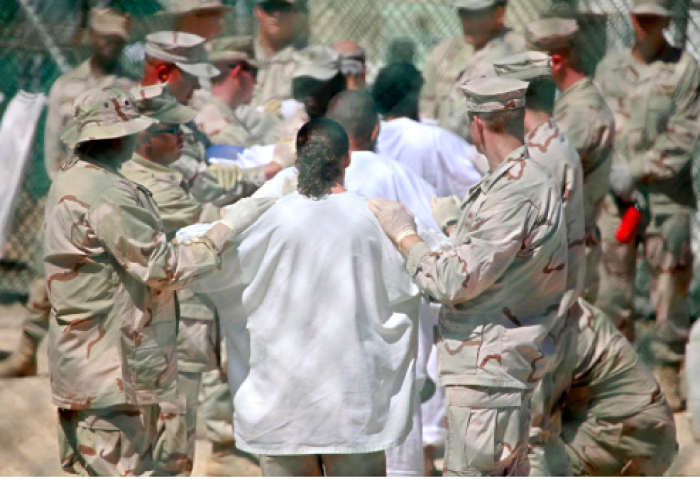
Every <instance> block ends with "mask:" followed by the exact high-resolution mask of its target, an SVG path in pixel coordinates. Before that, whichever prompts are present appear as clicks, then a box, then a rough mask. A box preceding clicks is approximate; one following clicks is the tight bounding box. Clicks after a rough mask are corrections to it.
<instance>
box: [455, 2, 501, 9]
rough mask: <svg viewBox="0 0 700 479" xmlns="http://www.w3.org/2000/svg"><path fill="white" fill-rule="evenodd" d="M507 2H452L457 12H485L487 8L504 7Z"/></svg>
mask: <svg viewBox="0 0 700 479" xmlns="http://www.w3.org/2000/svg"><path fill="white" fill-rule="evenodd" d="M506 3H507V0H454V1H453V5H454V7H455V8H457V9H459V10H471V11H478V10H486V9H488V8H494V7H500V6H505V4H506Z"/></svg>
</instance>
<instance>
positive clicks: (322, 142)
mask: <svg viewBox="0 0 700 479" xmlns="http://www.w3.org/2000/svg"><path fill="white" fill-rule="evenodd" d="M349 147H350V145H349V142H348V135H347V134H346V133H345V130H344V129H343V127H342V126H340V125H339V124H338V123H337V122H335V121H333V120H329V119H326V118H321V119H317V120H311V121H310V122H308V123H306V124H305V125H304V126H302V127H301V129H300V130H299V133H298V134H297V142H296V148H297V168H298V169H299V183H298V190H299V193H301V194H302V195H304V196H308V197H311V198H319V197H321V196H323V195H325V194H327V193H328V192H329V191H330V188H331V187H332V186H333V185H335V184H337V183H338V182H339V180H340V178H341V175H342V173H343V170H344V166H343V162H344V161H345V159H346V158H347V157H348V154H349V151H348V150H349Z"/></svg>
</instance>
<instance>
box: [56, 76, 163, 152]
mask: <svg viewBox="0 0 700 479" xmlns="http://www.w3.org/2000/svg"><path fill="white" fill-rule="evenodd" d="M73 120H74V123H73V125H72V126H71V127H69V128H68V129H67V130H66V131H65V133H63V135H62V136H61V140H62V141H63V142H64V143H65V144H66V145H68V146H69V147H71V148H73V147H75V146H76V145H78V144H80V143H83V142H86V141H92V140H106V139H109V138H120V137H123V136H129V135H133V134H135V133H138V132H140V131H143V130H145V129H146V128H148V127H149V126H151V125H152V124H153V123H156V120H153V119H151V118H148V117H146V116H143V115H141V113H139V111H138V110H137V109H136V105H135V102H134V98H133V97H132V96H131V95H130V94H129V93H127V92H125V91H123V90H119V89H118V88H93V89H90V90H87V91H84V92H83V93H81V94H80V95H78V97H77V98H76V99H75V101H74V102H73Z"/></svg>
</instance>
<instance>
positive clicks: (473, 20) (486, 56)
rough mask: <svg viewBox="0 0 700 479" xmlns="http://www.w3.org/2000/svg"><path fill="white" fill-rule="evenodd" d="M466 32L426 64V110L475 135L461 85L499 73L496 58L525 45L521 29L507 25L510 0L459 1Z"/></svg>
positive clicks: (445, 124) (426, 115)
mask: <svg viewBox="0 0 700 479" xmlns="http://www.w3.org/2000/svg"><path fill="white" fill-rule="evenodd" d="M453 3H454V6H455V7H456V8H457V13H458V14H459V18H460V20H461V22H462V29H463V32H464V35H463V36H462V37H457V38H451V39H448V40H445V41H444V42H442V43H440V44H439V45H437V46H436V47H435V48H434V49H433V51H432V52H431V53H430V55H429V56H428V58H427V60H426V63H425V66H424V67H423V77H424V79H425V85H424V86H423V89H422V90H421V105H420V114H421V117H422V118H424V119H433V120H435V121H437V124H438V125H440V126H442V127H443V128H447V129H448V130H450V131H452V132H453V133H456V134H458V135H460V136H462V137H463V138H467V139H469V129H468V128H467V126H466V125H465V122H464V108H463V102H462V101H461V95H462V93H461V91H460V89H459V85H461V84H463V83H464V82H466V81H468V80H474V79H476V78H483V77H491V76H495V73H494V71H493V66H492V64H493V61H494V60H497V59H499V58H503V57H505V56H508V55H511V54H513V53H517V52H521V51H524V50H525V42H524V40H523V38H522V36H521V35H520V34H517V33H515V32H513V31H512V30H510V29H509V28H507V27H505V26H504V24H503V21H504V18H505V9H506V0H454V2H453Z"/></svg>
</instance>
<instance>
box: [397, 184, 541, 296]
mask: <svg viewBox="0 0 700 479" xmlns="http://www.w3.org/2000/svg"><path fill="white" fill-rule="evenodd" d="M532 208H533V207H532V205H531V204H530V203H527V202H524V201H522V202H519V204H517V205H514V204H513V198H506V197H505V196H504V195H503V194H493V193H492V194H491V196H490V197H487V199H486V200H485V201H484V203H483V205H482V207H481V210H480V212H479V217H478V220H476V221H475V223H474V227H472V228H471V229H470V232H469V233H468V234H467V236H466V241H465V242H464V243H463V244H460V245H459V246H455V247H453V248H452V249H450V250H447V251H435V252H431V251H430V249H429V248H428V247H427V246H426V245H425V244H424V243H419V244H418V245H416V246H415V247H414V248H413V249H412V250H411V252H410V254H409V255H408V259H407V262H406V267H407V269H408V272H409V273H410V274H411V276H413V277H414V278H415V279H416V282H417V283H418V285H419V286H420V287H421V289H422V290H423V291H426V292H427V293H428V294H429V295H430V296H431V297H433V298H434V299H435V300H436V301H438V302H440V303H443V304H461V303H465V302H467V301H469V300H470V299H473V298H475V297H476V296H478V295H479V294H481V293H482V292H483V291H484V290H486V289H488V288H489V287H491V285H493V284H494V283H495V282H496V281H497V280H498V279H499V278H500V277H501V276H502V275H503V273H504V272H505V271H506V269H507V268H508V267H509V266H510V264H511V263H512V262H513V260H514V259H515V256H516V255H517V254H518V252H520V250H521V248H522V245H523V241H524V240H525V239H526V233H525V232H526V230H527V228H526V222H527V221H528V218H529V217H534V215H533V212H532V211H531V210H532ZM456 233H457V232H454V231H453V232H452V235H455V234H456Z"/></svg>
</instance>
